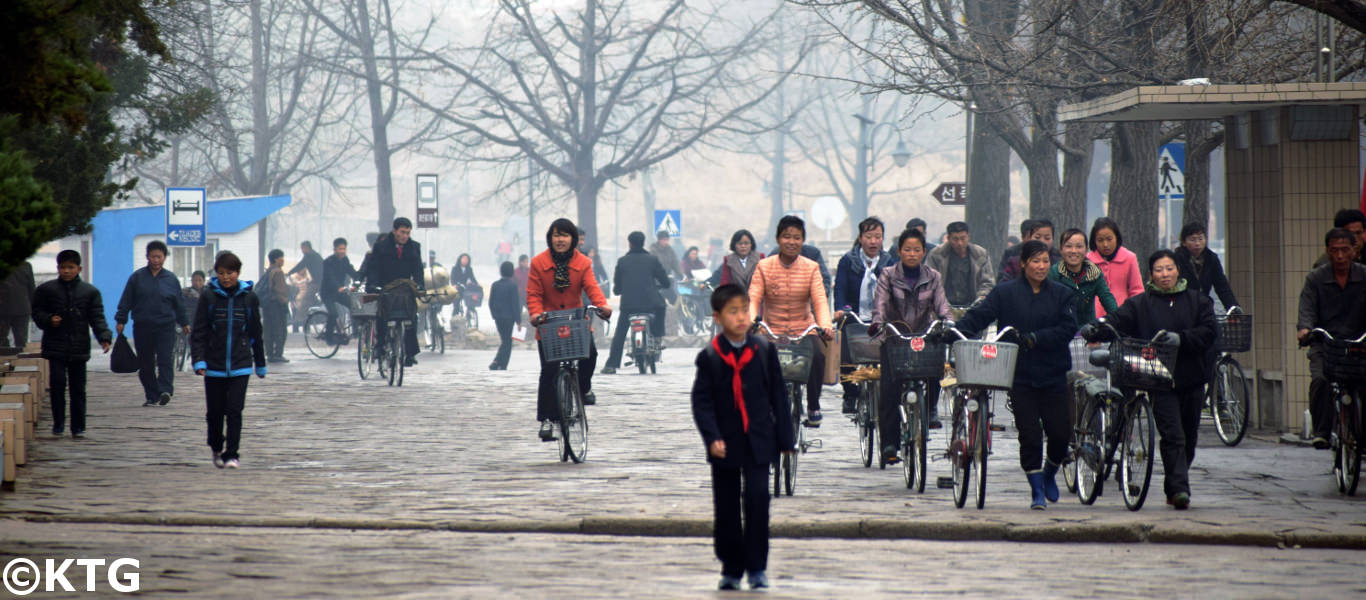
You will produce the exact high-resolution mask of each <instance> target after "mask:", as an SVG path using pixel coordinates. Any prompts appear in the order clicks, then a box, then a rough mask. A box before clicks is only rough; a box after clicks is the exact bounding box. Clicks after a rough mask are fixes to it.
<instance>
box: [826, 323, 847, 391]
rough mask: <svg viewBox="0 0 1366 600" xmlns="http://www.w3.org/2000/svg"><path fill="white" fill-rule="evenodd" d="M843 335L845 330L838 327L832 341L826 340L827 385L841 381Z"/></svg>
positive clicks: (831, 337) (831, 338)
mask: <svg viewBox="0 0 1366 600" xmlns="http://www.w3.org/2000/svg"><path fill="white" fill-rule="evenodd" d="M843 337H844V332H842V331H840V330H838V329H836V330H835V334H834V335H832V336H830V341H828V342H825V379H824V382H825V385H835V384H836V383H839V382H840V341H841V339H842V338H843Z"/></svg>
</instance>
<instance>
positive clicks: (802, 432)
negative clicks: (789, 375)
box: [782, 384, 806, 496]
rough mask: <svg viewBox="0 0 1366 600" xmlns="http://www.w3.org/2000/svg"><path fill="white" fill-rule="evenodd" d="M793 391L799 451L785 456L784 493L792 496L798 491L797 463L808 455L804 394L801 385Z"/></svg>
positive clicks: (795, 385)
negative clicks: (803, 415)
mask: <svg viewBox="0 0 1366 600" xmlns="http://www.w3.org/2000/svg"><path fill="white" fill-rule="evenodd" d="M790 389H791V390H792V436H793V437H792V439H793V440H795V441H796V443H797V451H796V452H793V453H791V454H784V455H783V459H782V462H783V491H784V492H787V495H789V496H791V495H792V494H793V493H795V492H796V491H797V462H798V457H799V456H801V455H802V454H804V453H806V428H805V427H802V414H803V411H802V392H803V391H804V389H803V387H802V386H801V385H797V384H793V385H792V386H791V388H790Z"/></svg>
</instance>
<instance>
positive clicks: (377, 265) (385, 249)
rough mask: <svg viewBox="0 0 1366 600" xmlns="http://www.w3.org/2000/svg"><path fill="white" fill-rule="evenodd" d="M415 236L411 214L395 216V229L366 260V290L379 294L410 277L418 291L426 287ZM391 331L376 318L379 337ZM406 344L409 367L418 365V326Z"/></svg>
mask: <svg viewBox="0 0 1366 600" xmlns="http://www.w3.org/2000/svg"><path fill="white" fill-rule="evenodd" d="M412 235H413V222H412V221H409V220H408V218H407V217H399V218H397V219H394V230H393V231H392V232H390V233H389V234H388V235H383V236H380V237H379V239H377V240H375V246H374V247H373V248H372V249H371V250H370V256H369V258H367V259H366V263H365V291H367V292H370V293H372V294H378V293H380V291H381V290H383V289H384V286H386V285H389V283H390V282H393V281H396V280H399V279H410V280H412V282H413V283H414V284H416V285H417V289H418V290H422V289H423V279H422V245H421V244H419V243H417V241H416V240H414V239H412ZM388 330H389V328H388V324H387V323H385V322H384V320H383V319H378V320H376V322H375V334H376V335H377V336H378V339H384V336H385V334H387V333H388ZM403 346H404V348H405V349H406V350H407V353H408V360H407V362H406V363H405V366H409V367H411V366H413V365H416V364H417V358H416V356H417V353H418V352H419V348H418V345H417V328H416V327H408V328H407V329H405V330H404V336H403Z"/></svg>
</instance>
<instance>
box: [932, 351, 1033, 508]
mask: <svg viewBox="0 0 1366 600" xmlns="http://www.w3.org/2000/svg"><path fill="white" fill-rule="evenodd" d="M947 331H948V332H949V333H952V334H954V335H956V336H958V340H956V341H954V342H953V345H952V346H950V350H949V356H950V362H951V363H952V365H953V369H954V375H955V377H956V378H957V383H955V384H954V388H955V389H954V392H953V427H952V434H951V435H950V437H949V448H948V451H947V452H946V453H945V457H946V458H947V459H948V460H949V464H950V467H951V471H952V474H953V479H952V480H953V503H954V506H957V507H958V508H963V506H964V505H966V504H967V499H968V488H969V487H971V488H972V494H973V498H974V501H975V503H976V505H977V508H978V509H981V508H982V507H983V506H985V505H986V502H987V457H988V456H989V455H990V454H991V417H992V411H991V392H992V390H1009V389H1010V388H1011V386H1012V384H1013V383H1014V380H1015V359H1016V357H1018V356H1019V351H1020V347H1019V345H1017V344H1012V343H1009V342H1002V341H1000V340H1001V338H1002V337H1004V336H1005V334H1007V333H1009V332H1012V331H1015V328H1014V327H1010V326H1007V327H1005V328H1004V329H1002V330H1000V331H998V332H996V335H995V336H993V337H992V338H991V339H985V338H983V339H981V340H973V339H969V338H968V337H967V336H966V335H963V332H961V331H959V330H958V329H957V328H955V327H948V328H947Z"/></svg>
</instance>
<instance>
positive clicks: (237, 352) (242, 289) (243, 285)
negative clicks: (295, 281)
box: [190, 252, 266, 469]
mask: <svg viewBox="0 0 1366 600" xmlns="http://www.w3.org/2000/svg"><path fill="white" fill-rule="evenodd" d="M213 270H214V272H215V273H217V274H218V276H217V277H214V278H213V279H211V280H209V284H208V285H206V286H204V292H203V293H202V294H200V296H199V304H198V305H196V307H195V312H194V326H193V328H192V329H191V330H190V358H191V360H192V361H193V362H194V372H195V374H196V375H202V376H203V377H204V396H205V402H206V404H207V415H206V417H207V420H208V422H209V448H210V449H211V450H213V464H214V466H216V467H218V468H220V469H221V468H223V467H227V468H229V469H236V468H237V467H238V454H237V447H238V441H239V440H240V439H241V437H242V409H243V408H244V406H245V404H246V400H247V382H248V381H249V380H250V379H251V375H252V373H255V374H256V376H257V377H265V376H266V347H265V342H264V340H262V339H261V302H260V300H258V299H257V298H256V294H253V293H252V292H251V282H250V281H239V280H238V278H237V277H238V275H240V274H241V272H242V261H241V259H239V258H237V255H235V254H233V253H231V252H224V253H222V254H220V255H218V258H217V259H216V260H215V261H214V263H213ZM224 420H226V421H227V435H226V439H225V436H224V434H223V423H224ZM225 441H226V442H227V445H226V447H225V446H224V442H225Z"/></svg>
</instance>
